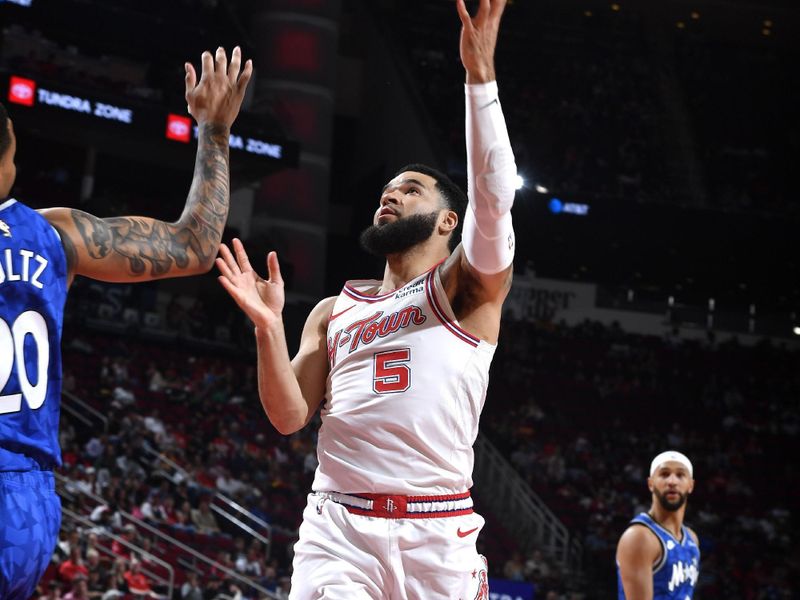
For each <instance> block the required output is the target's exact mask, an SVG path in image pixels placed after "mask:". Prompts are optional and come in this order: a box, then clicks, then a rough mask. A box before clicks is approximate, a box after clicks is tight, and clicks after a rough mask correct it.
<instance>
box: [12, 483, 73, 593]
mask: <svg viewBox="0 0 800 600" xmlns="http://www.w3.org/2000/svg"><path fill="white" fill-rule="evenodd" d="M60 527H61V499H60V498H59V497H58V495H57V494H56V491H55V480H54V477H53V473H52V472H50V471H29V472H18V471H11V472H6V473H0V598H2V599H3V600H28V598H30V597H31V595H32V594H33V592H34V590H35V589H36V584H38V583H39V579H41V577H42V575H43V574H44V571H45V569H46V568H47V565H48V564H49V563H50V557H51V556H52V555H53V549H54V548H55V546H56V542H57V541H58V530H59V528H60Z"/></svg>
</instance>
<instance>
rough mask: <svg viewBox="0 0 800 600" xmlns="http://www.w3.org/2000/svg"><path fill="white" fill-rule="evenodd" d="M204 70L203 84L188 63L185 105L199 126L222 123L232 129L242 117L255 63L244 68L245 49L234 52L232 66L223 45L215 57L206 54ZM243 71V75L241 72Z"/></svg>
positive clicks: (201, 76)
mask: <svg viewBox="0 0 800 600" xmlns="http://www.w3.org/2000/svg"><path fill="white" fill-rule="evenodd" d="M202 61H203V71H202V73H201V75H200V82H199V83H198V81H197V73H196V72H195V70H194V66H192V63H188V62H187V63H186V65H185V67H186V103H187V105H188V107H189V114H191V115H192V116H193V117H194V118H195V119H196V120H197V123H198V124H203V123H219V124H221V125H225V126H226V127H228V128H230V126H231V125H232V124H233V122H234V121H235V120H236V117H237V116H238V114H239V109H240V108H241V106H242V100H243V99H244V93H245V91H246V90H247V84H248V82H249V81H250V77H251V76H252V75H253V61H252V60H248V61H247V62H246V63H245V65H244V69H242V68H241V64H242V50H241V49H240V48H239V46H236V48H234V49H233V53H232V54H231V63H230V65H229V64H228V55H227V54H225V49H224V48H222V47H221V46H220V47H219V48H217V52H216V55H215V56H213V57H212V56H211V52H208V51H206V52H203V56H202ZM240 70H241V73H240Z"/></svg>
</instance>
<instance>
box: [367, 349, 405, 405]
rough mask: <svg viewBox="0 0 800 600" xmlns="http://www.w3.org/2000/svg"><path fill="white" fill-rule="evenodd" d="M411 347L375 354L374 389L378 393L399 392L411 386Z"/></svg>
mask: <svg viewBox="0 0 800 600" xmlns="http://www.w3.org/2000/svg"><path fill="white" fill-rule="evenodd" d="M410 362H411V348H400V349H399V350H387V351H386V352H378V353H377V354H375V358H374V361H373V366H374V369H373V370H374V376H373V378H372V389H373V390H375V392H376V393H378V394H397V393H399V392H405V391H406V390H407V389H408V388H410V387H411V366H410V365H409V363H410Z"/></svg>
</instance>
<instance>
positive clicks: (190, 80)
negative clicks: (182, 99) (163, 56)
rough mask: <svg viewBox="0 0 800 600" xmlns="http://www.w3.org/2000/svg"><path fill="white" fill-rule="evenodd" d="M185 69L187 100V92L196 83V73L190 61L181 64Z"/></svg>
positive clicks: (187, 93) (187, 97) (187, 98)
mask: <svg viewBox="0 0 800 600" xmlns="http://www.w3.org/2000/svg"><path fill="white" fill-rule="evenodd" d="M183 66H184V68H185V69H186V77H185V81H186V100H187V101H188V100H189V93H190V92H191V91H192V90H193V89H194V86H196V85H197V73H196V72H195V70H194V66H193V65H192V63H189V62H187V63H186V64H185V65H183Z"/></svg>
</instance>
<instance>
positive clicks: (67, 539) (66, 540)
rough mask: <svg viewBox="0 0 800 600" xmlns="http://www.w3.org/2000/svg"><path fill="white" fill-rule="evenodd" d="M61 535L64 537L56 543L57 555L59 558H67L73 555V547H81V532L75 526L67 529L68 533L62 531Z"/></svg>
mask: <svg viewBox="0 0 800 600" xmlns="http://www.w3.org/2000/svg"><path fill="white" fill-rule="evenodd" d="M61 535H62V536H63V538H62V539H60V540H59V542H58V544H56V555H57V556H58V558H59V560H65V559H67V558H69V557H70V556H71V553H70V551H71V550H72V548H74V547H77V548H80V540H81V532H80V531H78V529H77V528H76V527H73V528H72V529H68V530H67V531H66V535H64V533H63V531H62V534H61Z"/></svg>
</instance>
